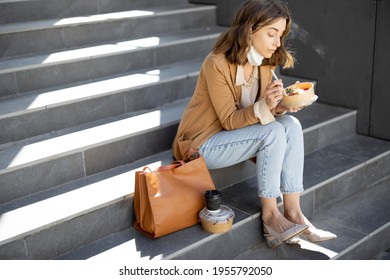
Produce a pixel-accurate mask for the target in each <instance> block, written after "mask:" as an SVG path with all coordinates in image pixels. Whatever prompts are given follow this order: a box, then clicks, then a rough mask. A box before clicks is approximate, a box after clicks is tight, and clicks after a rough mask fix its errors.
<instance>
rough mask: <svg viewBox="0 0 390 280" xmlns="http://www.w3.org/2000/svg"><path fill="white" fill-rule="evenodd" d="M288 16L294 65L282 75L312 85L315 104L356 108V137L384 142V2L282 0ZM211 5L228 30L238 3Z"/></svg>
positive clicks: (389, 134)
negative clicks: (313, 82) (294, 54)
mask: <svg viewBox="0 0 390 280" xmlns="http://www.w3.org/2000/svg"><path fill="white" fill-rule="evenodd" d="M284 1H285V2H286V3H287V4H288V6H289V7H290V10H291V11H292V17H293V23H294V26H293V32H292V34H291V41H290V42H291V45H292V46H293V49H294V50H295V53H296V57H297V61H298V63H297V65H296V67H295V68H294V69H291V70H285V71H283V74H286V75H291V76H296V77H298V78H305V79H313V80H316V81H317V82H318V90H317V93H318V95H319V100H318V101H319V102H323V103H327V104H332V105H338V106H343V107H348V108H354V109H358V123H357V132H358V133H360V134H364V135H370V136H374V137H378V138H384V139H387V140H390V117H388V116H387V111H388V108H390V90H388V88H390V86H389V85H386V84H387V79H388V77H389V76H390V71H389V70H388V65H389V64H390V54H389V51H390V1H388V0H284ZM190 2H192V3H203V4H205V3H209V4H217V5H218V9H217V13H218V24H220V25H229V24H230V22H231V20H232V17H233V15H234V13H235V11H236V10H237V8H238V7H239V5H240V4H241V3H243V2H244V0H190Z"/></svg>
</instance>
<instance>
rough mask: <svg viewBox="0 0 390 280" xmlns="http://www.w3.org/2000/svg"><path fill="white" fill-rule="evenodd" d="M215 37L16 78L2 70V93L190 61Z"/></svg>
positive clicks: (52, 67)
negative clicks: (3, 81) (3, 82)
mask: <svg viewBox="0 0 390 280" xmlns="http://www.w3.org/2000/svg"><path fill="white" fill-rule="evenodd" d="M216 36H217V35H216ZM214 40H215V36H213V37H211V38H210V37H208V38H203V39H199V40H196V41H192V40H190V41H184V42H181V43H178V44H175V45H169V46H167V45H165V46H161V47H157V48H147V49H141V50H136V51H131V52H126V53H122V54H116V55H111V56H104V57H95V58H92V59H85V60H81V61H73V62H71V63H63V64H55V65H47V64H46V65H38V66H37V68H34V69H27V70H20V71H17V72H16V73H15V75H14V76H13V77H12V75H10V73H3V74H0V81H1V80H5V81H6V83H5V89H1V90H0V96H1V95H6V94H10V93H11V91H12V89H13V90H14V91H13V92H12V93H14V94H15V93H17V92H19V93H23V92H29V91H34V90H42V89H44V88H53V87H57V86H63V85H64V84H66V83H79V82H82V81H86V80H92V79H98V78H101V77H107V76H110V75H116V74H123V73H126V72H131V71H135V70H137V69H145V68H151V67H158V66H159V65H164V64H172V63H177V62H182V61H186V60H191V59H193V58H194V54H196V56H198V55H199V56H206V55H207V53H208V52H209V51H210V49H211V46H212V44H213V42H214ZM13 79H14V81H12V80H13ZM16 88H17V89H18V90H17V91H16Z"/></svg>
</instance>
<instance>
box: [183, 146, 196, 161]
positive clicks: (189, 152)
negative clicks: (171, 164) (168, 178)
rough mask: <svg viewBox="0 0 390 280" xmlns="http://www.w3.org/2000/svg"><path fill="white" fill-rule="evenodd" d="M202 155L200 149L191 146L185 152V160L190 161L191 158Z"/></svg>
mask: <svg viewBox="0 0 390 280" xmlns="http://www.w3.org/2000/svg"><path fill="white" fill-rule="evenodd" d="M199 157H200V154H199V151H198V150H197V149H194V148H190V149H188V150H187V152H186V153H185V154H184V158H183V160H184V162H189V161H191V160H194V159H197V158H199Z"/></svg>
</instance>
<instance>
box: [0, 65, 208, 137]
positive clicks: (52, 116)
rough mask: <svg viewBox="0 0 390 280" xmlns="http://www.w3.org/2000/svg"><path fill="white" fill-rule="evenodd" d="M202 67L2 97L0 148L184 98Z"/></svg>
mask: <svg viewBox="0 0 390 280" xmlns="http://www.w3.org/2000/svg"><path fill="white" fill-rule="evenodd" d="M201 63H202V61H201V60H187V61H185V62H184V61H182V62H180V63H175V64H168V65H159V66H158V67H151V68H147V69H138V70H137V71H133V72H128V73H122V74H121V75H119V76H111V77H107V78H106V79H101V80H99V81H89V82H88V81H86V82H85V83H82V84H77V85H73V86H72V85H68V86H63V87H62V88H60V89H57V90H39V91H36V92H31V93H29V94H23V95H12V96H10V97H8V98H3V99H2V100H0V130H1V131H2V133H1V135H0V144H5V143H9V142H14V141H19V140H22V139H25V138H29V137H33V136H37V135H40V134H44V133H48V132H51V131H57V130H61V129H65V128H67V127H72V126H76V125H81V124H83V123H88V122H93V121H98V120H101V119H104V118H109V117H114V116H118V115H121V114H129V113H132V112H137V111H141V110H147V109H152V108H155V107H157V106H160V105H163V104H165V103H170V102H173V101H175V100H178V99H183V98H188V97H190V96H191V95H192V92H193V88H194V87H195V83H196V79H197V76H198V73H199V69H200V65H201Z"/></svg>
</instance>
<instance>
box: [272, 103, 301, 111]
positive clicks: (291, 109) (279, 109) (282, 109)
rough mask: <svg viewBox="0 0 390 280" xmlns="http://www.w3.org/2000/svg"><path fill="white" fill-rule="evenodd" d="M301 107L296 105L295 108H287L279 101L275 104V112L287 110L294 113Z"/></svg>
mask: <svg viewBox="0 0 390 280" xmlns="http://www.w3.org/2000/svg"><path fill="white" fill-rule="evenodd" d="M302 108H303V107H297V108H288V107H286V106H283V105H282V104H281V103H279V104H278V105H277V106H276V110H275V112H276V113H277V114H282V113H285V112H289V113H296V112H298V111H299V110H301V109H302Z"/></svg>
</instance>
